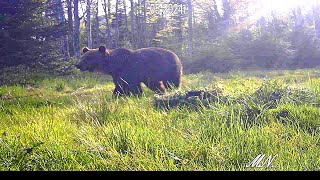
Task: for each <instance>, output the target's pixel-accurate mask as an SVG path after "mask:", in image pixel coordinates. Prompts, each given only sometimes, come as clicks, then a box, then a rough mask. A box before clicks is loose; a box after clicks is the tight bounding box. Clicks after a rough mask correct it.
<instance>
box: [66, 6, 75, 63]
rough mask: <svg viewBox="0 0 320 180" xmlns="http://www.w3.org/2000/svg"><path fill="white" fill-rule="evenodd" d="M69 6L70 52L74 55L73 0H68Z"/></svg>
mask: <svg viewBox="0 0 320 180" xmlns="http://www.w3.org/2000/svg"><path fill="white" fill-rule="evenodd" d="M67 6H68V31H69V32H68V39H69V54H70V57H73V56H74V41H73V17H72V0H67Z"/></svg>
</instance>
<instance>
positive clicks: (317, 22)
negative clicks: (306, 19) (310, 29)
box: [313, 3, 320, 39]
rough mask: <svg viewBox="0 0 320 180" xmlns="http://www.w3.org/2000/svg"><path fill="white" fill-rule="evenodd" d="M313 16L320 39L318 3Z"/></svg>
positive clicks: (319, 10)
mask: <svg viewBox="0 0 320 180" xmlns="http://www.w3.org/2000/svg"><path fill="white" fill-rule="evenodd" d="M313 16H314V23H315V30H316V34H317V37H318V39H320V4H319V3H317V4H316V5H315V7H314V8H313Z"/></svg>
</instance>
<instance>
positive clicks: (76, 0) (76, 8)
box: [73, 0, 80, 61]
mask: <svg viewBox="0 0 320 180" xmlns="http://www.w3.org/2000/svg"><path fill="white" fill-rule="evenodd" d="M73 14H74V51H75V55H76V59H77V60H78V61H79V60H80V18H79V0H74V9H73Z"/></svg>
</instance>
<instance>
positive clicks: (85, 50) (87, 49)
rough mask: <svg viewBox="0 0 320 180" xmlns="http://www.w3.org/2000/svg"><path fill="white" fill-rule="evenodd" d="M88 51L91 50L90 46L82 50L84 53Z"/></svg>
mask: <svg viewBox="0 0 320 180" xmlns="http://www.w3.org/2000/svg"><path fill="white" fill-rule="evenodd" d="M88 51H90V49H89V48H88V47H85V48H83V49H82V52H83V53H86V52H88Z"/></svg>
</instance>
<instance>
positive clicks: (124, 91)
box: [113, 77, 130, 96]
mask: <svg viewBox="0 0 320 180" xmlns="http://www.w3.org/2000/svg"><path fill="white" fill-rule="evenodd" d="M113 82H114V84H115V86H116V87H115V89H114V90H113V96H124V95H129V94H130V88H129V85H128V83H127V82H126V81H124V80H123V79H122V78H117V77H115V78H114V79H113Z"/></svg>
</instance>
